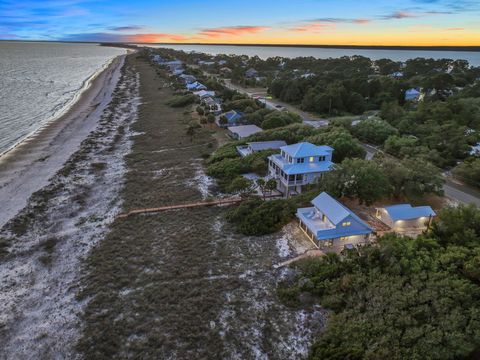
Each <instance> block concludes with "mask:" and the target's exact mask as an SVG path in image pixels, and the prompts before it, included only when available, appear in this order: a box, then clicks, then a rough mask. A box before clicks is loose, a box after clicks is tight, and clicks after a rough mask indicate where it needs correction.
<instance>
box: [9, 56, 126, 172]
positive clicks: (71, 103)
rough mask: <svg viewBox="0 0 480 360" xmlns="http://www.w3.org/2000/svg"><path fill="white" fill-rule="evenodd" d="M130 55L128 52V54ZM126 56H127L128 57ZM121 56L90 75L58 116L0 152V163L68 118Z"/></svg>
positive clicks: (55, 115) (107, 62) (54, 116)
mask: <svg viewBox="0 0 480 360" xmlns="http://www.w3.org/2000/svg"><path fill="white" fill-rule="evenodd" d="M126 54H128V52H127V53H126ZM126 54H125V55H126ZM119 56H122V55H119ZM119 56H117V57H114V58H112V59H110V60H108V61H106V62H105V63H103V64H102V65H101V66H100V68H99V69H98V70H97V71H95V72H94V73H93V74H92V75H90V76H89V77H88V78H86V79H85V80H84V81H83V82H82V85H81V86H80V88H79V89H78V90H77V92H76V93H75V95H74V96H73V97H72V98H71V99H70V100H69V101H67V102H66V103H65V104H64V105H63V107H62V109H60V110H59V111H58V112H57V113H56V114H54V115H53V116H52V117H50V118H49V119H47V120H45V121H43V122H42V123H41V124H40V126H39V127H38V128H37V129H35V130H33V131H31V132H30V133H28V134H27V135H25V136H23V137H21V138H20V139H19V140H17V141H15V143H14V144H13V145H11V146H10V147H9V148H7V149H6V150H3V151H0V163H1V162H2V160H3V159H2V158H3V157H4V156H5V155H7V154H8V153H9V152H11V151H13V150H15V148H17V147H18V146H20V145H21V144H22V143H23V142H24V141H27V140H28V139H29V138H31V137H33V136H35V135H36V134H37V133H38V132H40V131H42V129H44V128H46V127H48V126H49V125H50V124H51V123H54V122H55V121H58V120H60V119H61V118H62V117H63V116H66V115H67V114H68V113H69V112H70V109H71V108H72V107H73V106H74V105H75V104H76V103H77V102H79V101H81V99H82V96H83V94H85V92H86V91H88V89H90V87H91V86H92V84H93V83H94V82H95V80H96V79H97V78H98V77H99V76H100V75H101V74H102V73H103V72H104V71H105V70H107V69H108V68H109V67H110V66H111V65H112V63H113V62H114V60H115V59H116V58H118V57H119Z"/></svg>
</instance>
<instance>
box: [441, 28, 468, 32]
mask: <svg viewBox="0 0 480 360" xmlns="http://www.w3.org/2000/svg"><path fill="white" fill-rule="evenodd" d="M445 30H446V31H463V30H465V28H447V29H445Z"/></svg>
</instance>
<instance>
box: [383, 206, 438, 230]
mask: <svg viewBox="0 0 480 360" xmlns="http://www.w3.org/2000/svg"><path fill="white" fill-rule="evenodd" d="M435 216H436V214H435V211H433V210H432V208H431V207H430V206H416V207H413V206H412V205H410V204H400V205H392V206H386V207H384V208H378V209H377V214H376V217H377V219H379V220H380V221H382V222H383V223H385V224H387V225H388V226H389V227H390V228H392V230H393V231H396V232H405V231H412V230H413V231H423V230H426V229H427V228H428V227H429V226H430V225H431V222H432V219H433V217H435Z"/></svg>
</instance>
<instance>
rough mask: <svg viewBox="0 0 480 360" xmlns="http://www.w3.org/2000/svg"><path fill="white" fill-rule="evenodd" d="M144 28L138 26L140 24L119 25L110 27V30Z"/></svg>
mask: <svg viewBox="0 0 480 360" xmlns="http://www.w3.org/2000/svg"><path fill="white" fill-rule="evenodd" d="M142 29H143V26H138V25H130V26H117V27H111V28H108V30H112V31H136V30H142Z"/></svg>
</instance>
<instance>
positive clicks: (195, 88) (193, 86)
mask: <svg viewBox="0 0 480 360" xmlns="http://www.w3.org/2000/svg"><path fill="white" fill-rule="evenodd" d="M186 88H187V90H189V91H200V90H207V87H206V86H205V85H203V84H201V83H199V82H198V81H195V82H193V83H191V84H187V85H186Z"/></svg>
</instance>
